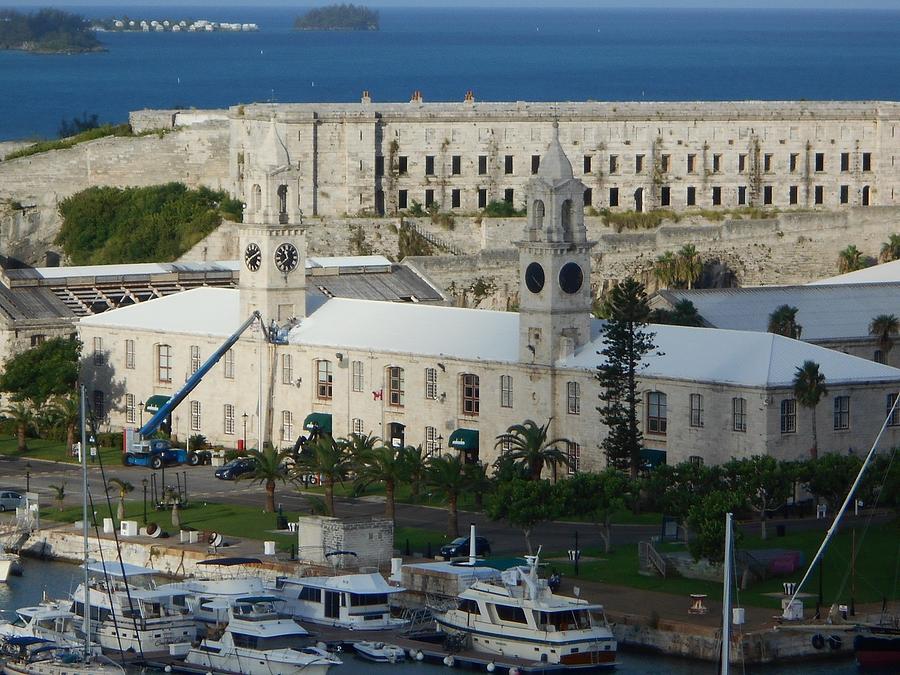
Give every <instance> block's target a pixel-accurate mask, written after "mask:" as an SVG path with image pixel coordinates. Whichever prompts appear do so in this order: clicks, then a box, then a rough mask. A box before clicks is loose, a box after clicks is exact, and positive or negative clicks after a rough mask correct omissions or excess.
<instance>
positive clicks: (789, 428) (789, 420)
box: [781, 398, 797, 434]
mask: <svg viewBox="0 0 900 675" xmlns="http://www.w3.org/2000/svg"><path fill="white" fill-rule="evenodd" d="M796 431H797V399H795V398H786V399H784V400H783V401H782V402H781V433H783V434H792V433H794V432H796Z"/></svg>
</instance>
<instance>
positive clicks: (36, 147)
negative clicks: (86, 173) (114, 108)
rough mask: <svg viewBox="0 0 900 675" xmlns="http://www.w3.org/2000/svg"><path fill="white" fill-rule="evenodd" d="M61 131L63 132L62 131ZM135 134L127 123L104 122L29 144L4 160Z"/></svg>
mask: <svg viewBox="0 0 900 675" xmlns="http://www.w3.org/2000/svg"><path fill="white" fill-rule="evenodd" d="M64 124H65V122H64ZM60 129H62V127H60ZM60 133H62V131H61V132H60ZM133 135H134V134H133V133H132V131H131V127H130V126H129V125H127V124H103V125H101V126H98V127H93V128H89V129H86V130H85V131H81V132H79V133H76V134H75V135H74V136H68V137H66V138H60V139H58V140H54V141H41V142H40V143H35V144H33V145H29V146H27V147H25V148H22V149H21V150H16V151H15V152H11V153H9V154H8V155H6V157H4V158H3V161H6V162H8V161H9V160H11V159H16V158H18V157H28V156H30V155H37V154H40V153H42V152H49V151H50V150H66V149H68V148H71V147H74V146H76V145H78V144H79V143H84V142H85V141H93V140H95V139H98V138H104V137H105V136H133Z"/></svg>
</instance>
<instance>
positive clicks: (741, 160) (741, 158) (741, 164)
mask: <svg viewBox="0 0 900 675" xmlns="http://www.w3.org/2000/svg"><path fill="white" fill-rule="evenodd" d="M746 166H747V155H738V173H744V169H745V168H746Z"/></svg>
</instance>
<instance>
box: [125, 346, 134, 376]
mask: <svg viewBox="0 0 900 675" xmlns="http://www.w3.org/2000/svg"><path fill="white" fill-rule="evenodd" d="M125 367H126V368H127V369H128V370H134V340H125Z"/></svg>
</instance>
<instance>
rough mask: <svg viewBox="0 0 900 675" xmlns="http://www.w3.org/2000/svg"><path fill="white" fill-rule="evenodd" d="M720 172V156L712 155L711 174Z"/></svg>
mask: <svg viewBox="0 0 900 675" xmlns="http://www.w3.org/2000/svg"><path fill="white" fill-rule="evenodd" d="M721 170H722V155H713V161H712V172H713V173H719V172H720V171H721Z"/></svg>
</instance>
